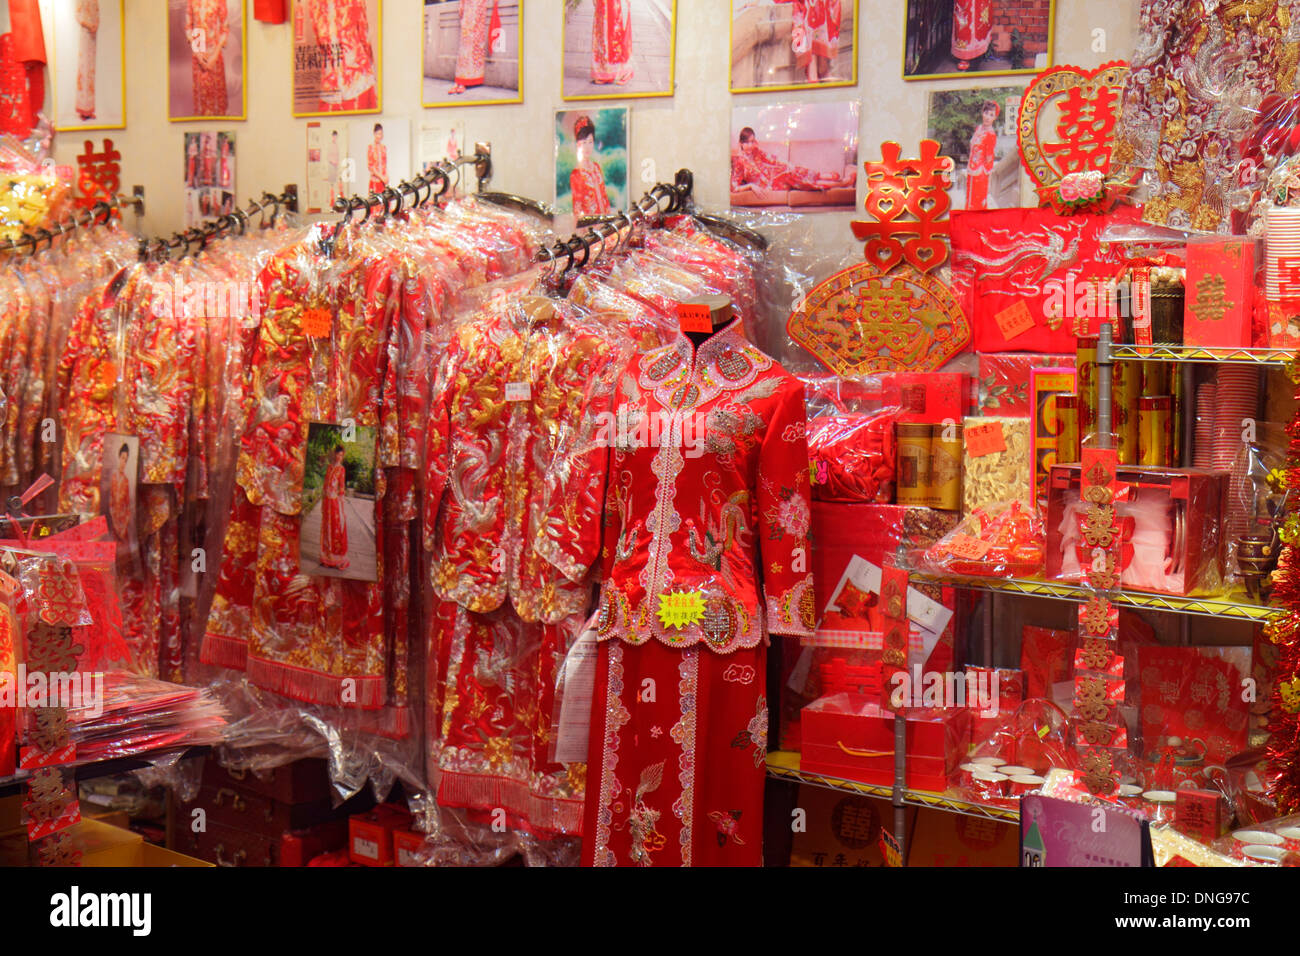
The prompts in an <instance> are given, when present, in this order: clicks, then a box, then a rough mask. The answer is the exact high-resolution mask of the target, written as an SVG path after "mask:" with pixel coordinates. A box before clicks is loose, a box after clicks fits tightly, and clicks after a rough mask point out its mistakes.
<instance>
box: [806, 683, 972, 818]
mask: <svg viewBox="0 0 1300 956" xmlns="http://www.w3.org/2000/svg"><path fill="white" fill-rule="evenodd" d="M802 724H803V756H802V758H801V761H800V769H801V770H804V771H806V772H808V773H820V774H825V775H826V776H830V777H840V778H842V779H844V780H857V781H860V782H862V783H870V784H875V785H879V786H890V785H892V784H893V782H894V715H893V714H891V713H890V712H889V711H887V710H884V709H883V708H881V707H880V706H879V705H878V704H877V703H876V702H875V701H874V700H871V699H869V698H866V697H859V696H856V695H853V694H835V695H833V696H830V697H822V698H821V699H819V700H816V701H814V702H813V703H811V704H809V705H808V706H807V707H805V708H804V709H803V719H802ZM955 735H956V727H955V722H954V721H953V720H951V719H942V718H939V719H936V718H930V719H925V718H912V717H908V718H907V728H906V732H905V736H904V739H905V741H906V746H907V771H906V775H905V782H906V786H907V787H908V788H910V789H914V790H929V791H934V792H938V793H942V792H943V791H944V790H946V789H948V773H947V754H948V753H949V752H950V751H951V752H956V746H953V747H951V748H950V747H949V742H950V738H952V739H953V743H954V744H955Z"/></svg>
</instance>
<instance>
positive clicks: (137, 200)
mask: <svg viewBox="0 0 1300 956" xmlns="http://www.w3.org/2000/svg"><path fill="white" fill-rule="evenodd" d="M127 206H132V207H134V208H135V211H136V213H137V214H139V213H141V212H143V211H144V196H142V195H135V196H122V195H119V196H115V197H113V199H112V200H111V201H109V200H103V199H101V200H100V201H99V202H97V203H95V204H94V205H93V206H91V207H90V208H89V209H84V210H82V211H81V212H77V213H73V214H72V215H71V216H69V217H68V218H67V219H62V220H60V221H58V222H56V223H54V224H53V225H52V226H50V227H49V228H48V229H37V230H36V231H35V232H34V233H28V232H24V233H23V234H22V236H21V237H19V238H18V239H5V240H3V241H0V252H8V251H10V250H16V249H21V248H23V247H24V246H31V250H32V252H33V253H35V252H36V249H37V247H38V246H39V245H40V243H41V242H49V243H50V245H53V244H54V237H55V236H63V235H67V234H68V233H70V232H76V231H77V230H78V229H85V228H86V227H88V226H91V225H97V226H103V225H106V224H107V223H108V220H109V218H110V217H111V216H112V214H113V211H114V210H116V209H125V208H126V207H127Z"/></svg>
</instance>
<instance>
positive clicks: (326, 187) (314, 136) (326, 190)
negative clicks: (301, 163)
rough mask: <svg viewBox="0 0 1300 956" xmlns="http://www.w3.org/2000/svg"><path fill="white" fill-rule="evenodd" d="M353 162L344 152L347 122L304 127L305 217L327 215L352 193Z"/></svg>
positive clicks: (317, 123) (316, 123)
mask: <svg viewBox="0 0 1300 956" xmlns="http://www.w3.org/2000/svg"><path fill="white" fill-rule="evenodd" d="M356 178H357V177H356V163H354V162H353V161H352V158H351V155H350V154H349V152H348V121H347V120H312V121H311V122H309V123H308V124H307V209H306V211H307V215H309V216H311V215H316V214H318V213H322V212H329V211H330V210H331V209H333V208H334V200H336V199H342V198H344V197H347V196H350V195H352V194H353V193H354V192H356V189H355V186H356Z"/></svg>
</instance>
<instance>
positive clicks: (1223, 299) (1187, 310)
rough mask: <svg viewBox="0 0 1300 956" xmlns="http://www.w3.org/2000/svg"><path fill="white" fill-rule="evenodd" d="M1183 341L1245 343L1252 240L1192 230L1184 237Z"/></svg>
mask: <svg viewBox="0 0 1300 956" xmlns="http://www.w3.org/2000/svg"><path fill="white" fill-rule="evenodd" d="M1186 290H1187V291H1186V294H1185V299H1184V305H1183V344H1184V345H1201V346H1206V347H1217V348H1249V347H1250V344H1251V322H1252V318H1253V312H1254V299H1255V243H1254V241H1253V240H1250V239H1222V238H1218V237H1214V236H1196V237H1193V238H1191V239H1188V240H1187V280H1186Z"/></svg>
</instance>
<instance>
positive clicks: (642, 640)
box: [583, 321, 814, 866]
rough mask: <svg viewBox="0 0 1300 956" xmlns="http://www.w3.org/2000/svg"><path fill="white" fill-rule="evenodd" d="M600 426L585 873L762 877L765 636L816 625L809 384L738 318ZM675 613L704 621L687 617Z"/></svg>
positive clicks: (673, 353)
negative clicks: (725, 867)
mask: <svg viewBox="0 0 1300 956" xmlns="http://www.w3.org/2000/svg"><path fill="white" fill-rule="evenodd" d="M596 419H597V420H598V422H599V424H598V425H597V426H596V428H595V431H594V434H593V443H594V444H595V445H597V446H598V449H597V451H602V450H604V449H605V448H609V451H608V453H607V456H606V462H607V469H608V470H607V474H608V479H607V484H606V490H605V510H606V517H605V528H604V548H603V550H602V552H601V559H602V563H601V566H602V575H601V577H602V585H601V599H600V610H599V613H598V615H597V618H596V630H597V639H598V641H599V642H600V649H599V658H598V667H597V684H596V693H595V695H594V699H593V710H592V726H591V736H590V752H589V760H588V764H589V770H588V778H589V780H590V790H591V795H590V799H588V801H587V811H586V823H585V827H584V834H585V838H584V844H583V858H584V862H586V863H595V864H598V865H605V866H610V865H623V864H627V863H634V864H638V865H652V864H664V865H679V864H680V865H708V864H711V863H717V864H726V863H730V864H757V863H758V862H759V860H760V858H761V840H762V833H761V830H762V820H761V817H762V788H763V769H762V768H763V762H764V759H765V754H766V750H767V701H766V695H765V679H764V676H763V675H764V674H765V672H766V671H765V666H766V665H765V662H766V653H767V649H766V638H767V635H768V633H769V631H771V632H777V633H782V634H791V635H801V636H803V635H811V633H812V631H813V625H814V621H813V617H814V597H813V589H812V575H811V573H810V571H809V567H810V565H809V563H808V556H809V551H808V548H809V538H808V531H809V524H810V521H811V503H810V495H809V476H808V451H807V445H806V435H805V431H806V422H805V413H804V395H803V386H802V384H800V383H799V381H798V380H797V379H795V378H793V377H792V376H791V375H790V374H789V373H787V372H786V371H785V370H784V369H783V368H781V367H780V366H779V365H777V364H776V363H775V362H773V361H772V360H771V359H770V358H768V357H767V356H766V355H764V354H763V353H762V352H759V351H758V350H757V349H755V348H754V347H753V346H751V345H749V344H748V343H747V342H746V341H745V340H744V339H743V337H742V336H741V335H740V332H739V322H738V321H733V322H732V323H731V324H730V325H728V326H726V327H725V328H724V329H722V330H720V331H718V332H716V333H714V335H713V336H712V337H711V338H710V339H708V340H707V341H705V342H704V343H703V344H701V345H700V346H699V347H698V348H697V347H696V346H694V345H692V343H691V341H690V340H688V339H687V338H686V337H685V336H684V335H682V336H679V337H678V339H677V341H676V342H674V343H672V344H670V345H668V346H665V347H663V348H660V349H655V350H652V351H650V352H646V353H644V354H642V355H640V356H639V357H638V358H637V359H636V360H635V361H634V362H633V363H632V365H631V366H630V367H629V369H628V370H627V372H626V373H625V374H623V375H622V376H621V377H620V380H619V385H618V389H617V391H616V393H615V395H614V397H613V404H612V409H606V410H604V412H602V413H600V414H597V415H596ZM674 595H676V596H677V597H676V598H674V597H673V596H674ZM674 601H676V602H677V603H680V604H689V603H694V605H695V607H696V612H695V613H694V614H693V615H692V614H686V615H684V616H682V617H679V618H677V619H676V620H674V618H673V616H672V615H671V614H669V613H667V610H668V609H669V607H670V606H671V605H672V604H673V603H674ZM706 769H707V774H706V773H704V772H703V771H704V770H706Z"/></svg>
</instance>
